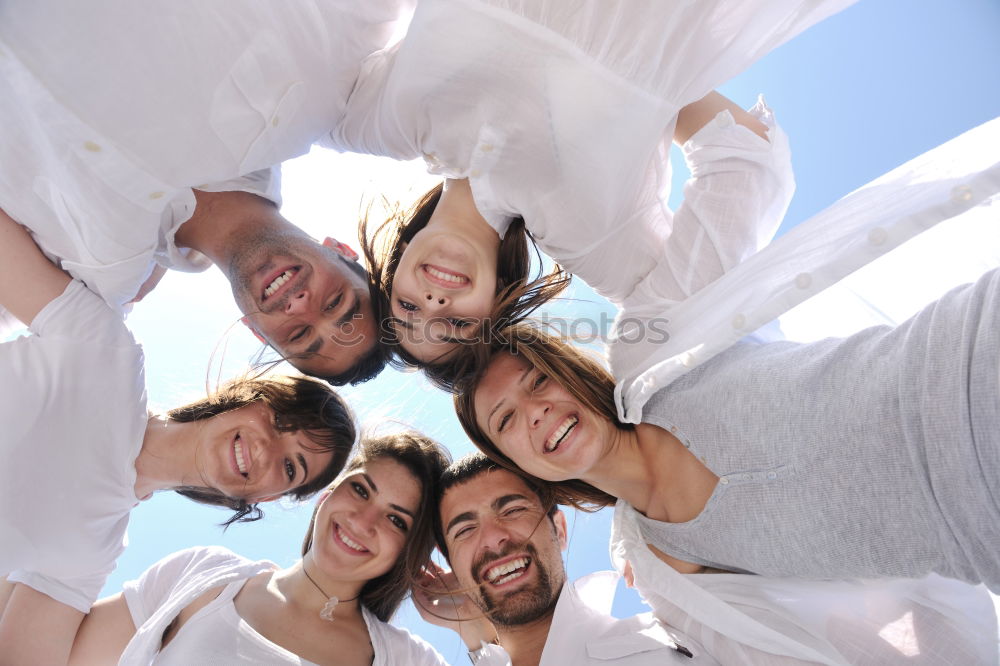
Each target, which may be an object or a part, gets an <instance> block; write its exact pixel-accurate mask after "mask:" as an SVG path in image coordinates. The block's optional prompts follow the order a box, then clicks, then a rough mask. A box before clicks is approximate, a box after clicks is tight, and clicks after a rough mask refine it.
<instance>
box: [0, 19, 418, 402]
mask: <svg viewBox="0 0 1000 666" xmlns="http://www.w3.org/2000/svg"><path fill="white" fill-rule="evenodd" d="M412 4H413V2H412V0H365V1H364V2H360V1H358V0H332V1H330V2H316V1H315V0H295V1H294V2H281V3H274V2H268V1H267V0H247V1H246V2H240V3H235V4H234V3H225V2H204V1H203V0H178V1H176V2H169V3H152V2H135V3H121V2H116V1H115V0H96V1H95V2H88V3H65V2H61V1H59V0H39V2H31V3H3V4H0V89H2V90H3V94H2V95H0V124H2V126H3V131H2V132H0V209H3V210H4V211H6V212H7V213H8V214H9V215H10V216H11V217H13V218H14V219H15V220H16V221H18V222H19V223H21V224H23V225H24V226H26V227H28V228H29V230H30V231H31V232H32V235H33V237H34V239H35V241H36V243H37V244H38V245H39V246H40V247H41V248H42V249H43V250H44V251H45V252H46V254H47V256H48V257H49V258H50V259H52V260H53V261H54V262H55V263H58V264H59V265H60V266H61V267H62V268H64V269H65V270H67V271H68V272H69V273H71V274H72V275H73V276H74V277H76V278H78V279H80V280H82V281H83V282H84V283H85V284H86V285H87V286H88V287H89V288H90V289H91V290H92V291H94V292H96V293H97V294H99V295H100V296H101V297H102V298H104V299H105V301H107V302H108V303H109V304H110V305H111V306H113V307H116V308H119V309H122V310H124V309H127V307H128V304H129V303H130V302H132V301H134V300H135V299H136V298H137V297H141V296H142V295H143V294H144V293H145V292H146V291H148V289H149V288H151V287H152V286H153V285H155V283H156V281H157V280H158V279H159V277H160V276H161V275H162V274H163V272H164V271H165V270H166V269H168V268H173V269H178V270H187V271H198V270H205V268H207V267H208V266H210V265H211V263H212V262H214V263H215V264H216V265H218V266H219V268H220V269H221V270H222V271H223V273H224V274H225V275H226V277H227V278H228V279H229V280H230V282H231V283H232V288H233V294H234V297H235V299H236V302H237V304H238V306H239V307H240V309H241V310H242V311H243V313H244V314H245V315H246V317H245V318H244V321H245V323H247V324H248V325H249V326H250V327H251V328H252V329H253V330H254V332H255V333H256V334H257V335H258V337H260V338H261V339H262V340H263V341H265V342H267V343H269V344H271V345H272V346H273V347H274V348H275V350H276V351H277V352H278V353H279V354H281V355H282V356H285V357H288V358H289V359H290V360H291V361H292V362H293V364H294V365H296V366H297V367H298V368H299V369H300V370H302V371H304V372H307V373H309V374H312V375H315V376H318V377H321V378H324V379H327V380H329V381H331V382H332V383H336V384H343V383H346V382H359V381H364V380H365V379H368V378H370V377H372V376H374V375H375V374H377V373H378V371H379V370H380V369H381V368H382V367H383V366H384V364H385V358H386V355H385V354H384V353H383V351H382V349H381V345H379V344H377V337H378V335H377V333H378V331H377V324H376V321H375V316H374V313H373V311H372V303H371V298H370V295H369V289H368V277H367V274H366V272H365V270H364V268H363V267H362V266H361V265H360V264H358V262H357V256H356V255H355V254H354V253H353V251H351V250H350V248H348V247H347V246H345V245H342V244H340V243H337V242H335V241H330V242H329V243H326V244H321V243H320V242H318V241H316V240H314V239H312V238H310V237H309V236H308V235H306V234H305V233H303V232H302V231H301V230H299V229H298V228H296V227H295V226H294V225H292V224H291V223H290V222H289V221H288V220H286V219H284V218H283V217H281V215H280V214H279V213H278V205H279V202H280V198H279V173H278V170H277V168H276V167H275V165H277V164H279V163H280V162H281V161H283V160H286V159H290V158H292V157H296V156H298V155H301V154H303V153H305V152H307V151H308V150H309V148H310V146H311V144H312V143H313V142H317V141H322V140H323V139H324V137H327V138H328V134H329V131H330V130H331V129H332V128H333V127H334V126H335V125H336V124H337V123H338V122H339V120H340V119H341V118H342V116H343V113H344V107H345V106H346V101H347V97H348V96H349V94H350V92H351V90H352V88H353V86H354V83H355V81H356V79H357V76H358V73H359V71H360V68H361V62H362V60H363V59H364V58H366V57H367V56H368V55H370V54H371V53H372V52H374V51H377V50H379V49H381V48H383V47H384V46H385V45H386V43H387V42H388V41H389V39H390V37H391V36H392V34H393V33H394V31H395V29H396V28H397V26H398V23H399V21H400V19H401V18H402V19H405V17H406V15H407V11H408V10H409V9H411V8H412ZM334 147H336V146H334ZM4 315H8V316H7V317H5V316H4ZM5 319H6V320H7V321H6V323H7V326H8V328H9V326H10V325H11V324H13V323H14V322H13V321H11V318H10V317H9V314H8V313H5V312H3V311H0V335H2V334H3V333H4V331H3V330H2V329H3V328H4V326H3V323H4V320H5Z"/></svg>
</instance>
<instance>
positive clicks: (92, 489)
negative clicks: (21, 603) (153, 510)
mask: <svg viewBox="0 0 1000 666" xmlns="http://www.w3.org/2000/svg"><path fill="white" fill-rule="evenodd" d="M31 332H32V335H29V336H26V337H21V338H17V339H15V340H13V341H11V342H6V343H3V344H0V423H2V424H3V435H2V437H0V459H2V460H3V464H0V544H2V546H0V576H2V575H3V574H6V573H8V572H14V573H13V574H12V575H11V576H10V579H11V580H13V581H17V582H22V583H25V584H27V585H30V586H31V587H33V588H35V589H37V590H39V591H40V592H43V593H45V594H47V595H49V596H50V597H52V598H53V599H55V600H56V601H59V602H61V603H64V604H67V605H69V606H72V607H73V608H76V609H77V610H80V611H83V612H87V611H88V610H90V605H91V604H92V603H93V602H94V600H95V599H96V598H97V595H98V594H99V593H100V591H101V587H102V586H103V585H104V581H105V579H106V578H107V576H108V574H110V573H111V571H113V570H114V567H115V560H116V559H117V557H118V555H119V554H120V553H121V552H122V550H123V549H124V547H125V528H126V526H127V525H128V517H129V512H130V511H131V510H132V508H133V507H134V506H135V505H136V504H138V502H139V500H138V499H136V496H135V490H134V486H135V479H136V471H135V458H136V456H138V455H139V450H140V448H141V447H142V440H143V436H144V433H145V428H146V419H147V415H146V392H145V384H144V375H143V354H142V348H141V347H140V346H139V345H138V344H136V342H135V340H134V339H133V338H132V335H131V334H130V333H129V331H128V329H126V328H125V324H124V323H123V322H122V321H121V318H120V317H119V316H118V315H117V314H116V313H115V312H114V311H113V310H111V308H109V307H108V306H107V304H105V303H104V301H102V300H101V299H100V298H98V297H97V296H96V295H95V294H93V293H92V292H90V291H89V290H87V288H86V287H84V286H83V285H82V284H81V283H79V282H76V281H73V282H71V283H70V284H69V285H68V286H67V287H66V290H65V291H64V292H63V293H62V294H61V295H60V296H58V297H57V298H55V299H54V300H53V301H52V302H51V303H49V304H48V305H46V306H45V307H44V308H43V309H42V310H41V312H39V313H38V315H37V316H36V317H35V319H34V321H33V322H31ZM83 526H85V527H83Z"/></svg>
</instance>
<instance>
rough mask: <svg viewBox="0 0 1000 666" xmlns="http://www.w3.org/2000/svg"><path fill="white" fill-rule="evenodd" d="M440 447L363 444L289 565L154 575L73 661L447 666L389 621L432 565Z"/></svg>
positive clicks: (99, 611) (88, 637) (114, 605)
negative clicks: (419, 576)
mask: <svg viewBox="0 0 1000 666" xmlns="http://www.w3.org/2000/svg"><path fill="white" fill-rule="evenodd" d="M447 464H448V456H447V453H446V452H445V450H444V449H443V448H442V447H441V446H439V445H438V444H436V443H434V442H433V441H431V440H429V439H427V438H425V437H422V436H420V435H418V434H415V433H398V434H393V435H388V436H383V437H377V438H364V439H362V441H361V443H360V444H359V451H358V453H357V454H356V455H355V456H354V457H352V458H351V460H350V462H348V464H347V466H346V467H345V468H344V471H343V472H342V473H341V475H340V476H339V477H338V478H337V480H336V481H334V483H333V484H332V485H331V486H330V487H329V488H327V489H326V490H325V491H324V492H323V494H322V495H321V496H320V499H319V501H318V502H317V505H316V509H315V511H314V512H313V517H312V521H311V522H310V524H309V529H308V531H307V532H306V537H305V541H304V543H303V546H302V559H301V560H299V561H298V562H296V563H295V564H293V565H292V566H291V567H288V568H286V569H278V568H277V567H276V566H275V565H274V564H272V563H270V562H251V561H249V560H247V559H245V558H242V557H240V556H238V555H236V554H235V553H232V552H230V551H228V550H225V549H223V548H217V547H216V548H193V549H188V550H185V551H180V552H178V553H174V554H172V555H170V556H168V557H166V558H164V559H163V560H161V561H160V562H157V563H156V564H154V565H153V566H152V567H150V568H149V569H148V570H147V571H146V572H145V573H143V574H142V576H141V577H140V578H139V579H138V580H136V581H132V582H129V583H126V584H125V586H124V590H123V592H121V593H119V594H117V595H115V596H112V597H109V598H107V599H103V600H101V601H99V602H98V603H97V604H96V605H95V606H94V609H93V611H91V613H90V615H88V616H87V618H86V620H85V621H84V623H83V625H82V627H81V629H80V632H79V634H78V636H77V639H76V643H75V645H74V648H73V655H72V658H71V660H70V663H72V664H105V663H111V662H115V661H118V660H119V659H120V660H121V662H122V663H128V664H149V663H155V664H190V663H194V662H198V663H223V662H227V661H231V660H232V659H234V658H237V657H238V658H239V660H240V663H249V664H267V665H268V666H273V665H275V664H286V663H288V664H375V665H378V666H381V665H387V664H396V663H400V664H402V663H405V664H435V665H436V664H443V663H445V662H444V661H443V659H442V658H441V657H440V655H438V654H437V652H435V651H434V649H433V648H431V647H430V646H429V645H427V644H426V643H424V642H423V641H422V640H420V639H419V638H416V637H414V636H411V635H410V634H409V633H408V632H406V631H405V630H402V629H397V628H395V627H393V626H391V625H389V624H387V622H388V620H389V618H390V617H391V616H392V615H393V614H394V613H395V612H396V609H397V608H399V605H400V603H401V602H402V601H403V600H404V599H405V598H406V596H407V595H408V594H409V592H410V589H411V587H412V585H413V583H414V581H416V580H417V579H418V575H419V573H420V571H421V569H422V567H423V566H424V565H425V564H426V563H427V562H428V561H429V558H430V552H431V549H432V548H433V543H434V540H433V535H432V530H431V516H432V515H433V506H432V502H433V498H434V496H435V492H434V485H435V484H436V483H437V479H438V477H439V476H440V474H441V471H442V470H443V469H444V468H445V467H446V466H447Z"/></svg>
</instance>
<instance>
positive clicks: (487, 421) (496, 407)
mask: <svg viewBox="0 0 1000 666" xmlns="http://www.w3.org/2000/svg"><path fill="white" fill-rule="evenodd" d="M534 367H535V366H533V365H531V364H529V365H528V367H526V368H525V369H524V372H522V373H521V378H520V379H518V380H517V383H518V384H521V383H523V382H524V378H525V377H527V376H528V373H529V372H531V371H532V370H533V369H534ZM501 405H503V396H500V400H498V401H497V404H496V405H495V406H494V407H493V410H492V411H491V412H490V413H489V416H487V417H486V425H487V426H489V427H490V428H492V426H490V423H491V422H492V421H493V415H494V414H496V413H497V410H498V409H500V406H501Z"/></svg>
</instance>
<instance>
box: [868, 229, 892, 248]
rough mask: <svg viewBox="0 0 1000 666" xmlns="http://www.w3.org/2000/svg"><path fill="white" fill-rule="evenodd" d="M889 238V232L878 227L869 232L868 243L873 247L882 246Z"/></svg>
mask: <svg viewBox="0 0 1000 666" xmlns="http://www.w3.org/2000/svg"><path fill="white" fill-rule="evenodd" d="M888 238H889V232H888V231H886V230H885V229H883V228H882V227H876V228H874V229H872V230H871V231H869V232H868V242H869V243H871V244H872V245H881V244H882V243H884V242H885V241H886V240H887V239H888Z"/></svg>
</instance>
